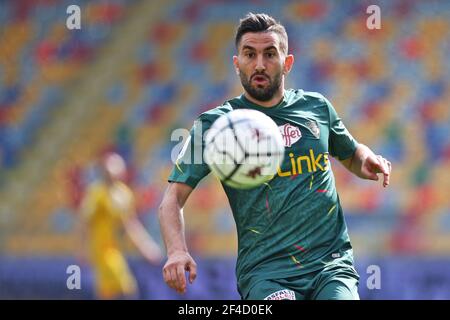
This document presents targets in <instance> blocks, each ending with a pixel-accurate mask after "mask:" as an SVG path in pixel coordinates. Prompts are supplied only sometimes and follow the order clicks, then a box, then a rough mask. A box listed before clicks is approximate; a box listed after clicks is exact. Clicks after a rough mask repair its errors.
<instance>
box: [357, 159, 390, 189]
mask: <svg viewBox="0 0 450 320" xmlns="http://www.w3.org/2000/svg"><path fill="white" fill-rule="evenodd" d="M391 170H392V164H391V162H390V161H388V160H386V159H385V158H383V157H382V156H380V155H377V156H375V155H369V156H368V157H367V158H366V159H365V160H364V162H363V164H362V168H361V175H362V177H363V178H365V179H370V180H375V181H378V173H382V174H383V187H387V186H388V185H389V178H390V176H391Z"/></svg>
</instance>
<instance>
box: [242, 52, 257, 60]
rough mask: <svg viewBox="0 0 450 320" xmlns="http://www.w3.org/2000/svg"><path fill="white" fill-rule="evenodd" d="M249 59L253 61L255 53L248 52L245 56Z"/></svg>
mask: <svg viewBox="0 0 450 320" xmlns="http://www.w3.org/2000/svg"><path fill="white" fill-rule="evenodd" d="M244 55H245V56H246V57H247V58H249V59H251V58H254V57H255V53H254V52H246V53H245V54H244Z"/></svg>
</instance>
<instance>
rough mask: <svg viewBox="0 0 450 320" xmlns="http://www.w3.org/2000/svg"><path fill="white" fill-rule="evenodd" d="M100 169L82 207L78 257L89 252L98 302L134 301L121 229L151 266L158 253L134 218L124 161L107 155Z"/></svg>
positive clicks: (142, 227) (144, 230) (160, 255)
mask: <svg viewBox="0 0 450 320" xmlns="http://www.w3.org/2000/svg"><path fill="white" fill-rule="evenodd" d="M99 168H100V173H101V179H100V181H96V182H95V183H93V184H92V185H91V186H89V187H88V190H87V192H86V193H85V196H84V197H83V200H82V203H81V214H80V229H81V230H80V234H81V236H82V248H81V250H83V252H82V253H81V255H82V256H81V257H84V250H86V249H88V251H87V252H88V259H87V260H88V261H89V262H90V264H91V266H92V268H93V271H94V277H95V289H96V294H97V297H98V298H100V299H123V298H137V284H136V280H135V278H134V276H133V275H132V273H131V272H130V270H129V267H128V264H127V262H126V258H125V256H124V254H123V253H122V252H121V249H120V246H119V242H120V240H119V237H118V234H119V233H120V231H122V230H123V229H124V230H125V233H126V234H127V235H128V236H129V238H130V239H131V240H132V242H133V243H134V244H135V245H136V247H137V248H138V250H139V251H140V253H141V254H142V256H143V257H144V258H145V259H146V260H147V261H148V262H149V263H151V264H158V263H159V262H160V261H161V259H162V254H161V250H160V248H159V246H158V245H157V244H156V243H155V241H154V240H153V239H152V238H151V236H150V235H149V234H148V233H147V231H146V229H145V228H144V226H143V225H142V224H141V222H140V221H139V220H138V218H137V216H136V212H135V199H134V195H133V192H132V190H131V189H130V188H129V187H128V186H127V185H126V184H125V176H126V172H127V171H126V164H125V161H124V160H123V158H122V157H121V156H120V155H118V154H116V153H108V154H107V155H106V156H104V157H102V159H101V160H100V163H99ZM82 259H83V258H82Z"/></svg>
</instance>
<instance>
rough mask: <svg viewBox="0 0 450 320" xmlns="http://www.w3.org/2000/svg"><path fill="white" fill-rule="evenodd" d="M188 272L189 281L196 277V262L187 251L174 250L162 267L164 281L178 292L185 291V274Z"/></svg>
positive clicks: (191, 281)
mask: <svg viewBox="0 0 450 320" xmlns="http://www.w3.org/2000/svg"><path fill="white" fill-rule="evenodd" d="M186 271H187V272H189V283H191V284H192V283H193V282H194V280H195V278H196V277H197V264H196V263H195V261H194V259H192V257H191V255H190V254H189V253H187V252H182V251H178V252H174V253H173V254H171V255H170V256H169V258H168V259H167V262H166V264H165V265H164V267H163V275H164V281H165V282H166V283H167V285H168V286H169V287H171V288H173V289H175V290H176V291H177V292H178V293H181V294H182V293H185V292H186V275H185V272H186Z"/></svg>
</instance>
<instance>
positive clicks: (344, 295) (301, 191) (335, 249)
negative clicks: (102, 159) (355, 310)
mask: <svg viewBox="0 0 450 320" xmlns="http://www.w3.org/2000/svg"><path fill="white" fill-rule="evenodd" d="M235 44H236V50H237V54H236V56H234V57H233V63H234V67H235V70H236V73H237V75H238V76H239V78H240V80H241V83H242V86H243V89H244V93H243V94H242V95H241V96H239V97H236V98H234V99H231V100H228V101H226V102H225V103H224V104H223V105H221V106H219V107H217V108H214V109H212V110H209V111H207V112H205V113H203V114H201V115H200V116H199V118H198V121H196V122H195V124H194V127H193V129H192V131H191V139H188V142H187V145H186V148H184V149H183V151H185V150H189V151H191V152H182V153H180V156H179V158H178V160H177V163H176V165H175V166H174V168H173V170H172V173H171V174H170V177H169V179H168V180H169V186H168V188H167V191H166V193H165V195H164V198H163V200H162V203H161V205H160V209H159V219H160V224H161V228H162V233H163V238H164V241H165V245H166V248H167V254H168V259H167V262H166V264H165V265H164V268H163V276H164V280H165V281H166V283H167V284H168V285H169V286H170V287H172V288H174V289H175V290H177V291H178V292H179V293H183V292H185V290H186V275H185V271H188V272H189V281H190V283H192V281H193V280H194V279H195V277H196V274H197V266H196V263H195V262H194V260H193V258H192V257H191V256H190V254H189V252H188V248H187V245H186V242H185V237H184V220H183V214H182V208H183V206H184V204H185V202H186V199H187V198H188V197H189V195H190V194H191V192H192V190H193V189H194V188H195V187H196V185H197V184H198V182H199V181H200V180H201V179H202V178H203V177H205V176H206V175H207V174H208V173H209V172H210V170H209V168H208V166H207V165H206V164H205V163H195V161H193V159H192V158H193V155H195V154H198V153H199V152H200V154H201V153H202V148H203V147H204V145H203V144H202V143H197V144H196V143H195V141H196V140H198V138H199V136H200V135H201V137H200V141H202V140H201V138H202V137H204V135H203V133H204V132H205V131H206V130H207V129H208V128H209V127H210V126H211V124H212V123H213V122H214V121H215V120H216V119H217V118H218V117H219V116H221V115H223V114H225V113H227V112H230V111H232V110H235V109H240V108H247V109H254V110H258V111H261V112H263V113H264V114H266V115H268V116H269V117H271V118H272V119H273V120H274V121H275V123H276V124H277V125H278V126H279V128H280V130H281V132H282V134H283V138H284V142H285V147H286V151H285V159H284V161H283V163H282V165H281V166H280V167H279V170H278V174H277V175H276V176H275V177H274V178H273V179H272V180H271V181H270V182H269V183H268V184H266V185H262V186H260V187H256V188H254V189H250V190H238V189H233V188H230V187H228V186H226V185H223V188H224V190H225V192H226V194H227V197H228V199H229V203H230V206H231V209H232V212H233V216H234V219H235V222H236V227H237V232H238V258H237V265H236V274H237V281H238V291H239V293H240V295H241V297H242V299H359V295H358V290H357V286H358V281H359V275H358V274H357V272H356V270H355V268H354V261H353V252H352V246H351V243H350V239H349V236H348V233H347V227H346V224H345V221H344V216H343V210H342V207H341V204H340V201H339V197H338V194H337V192H336V187H335V181H334V177H333V173H332V170H331V164H330V162H329V155H331V156H333V157H335V158H337V159H338V160H339V161H340V162H341V163H342V164H343V165H344V166H345V167H346V168H347V169H348V170H350V171H351V172H352V173H354V174H355V175H357V176H358V177H360V178H363V179H370V180H375V181H377V180H379V176H378V174H382V181H383V186H384V187H386V186H387V185H389V178H390V173H391V164H390V162H389V161H387V160H386V159H385V158H383V157H382V156H379V155H375V154H374V153H373V152H372V151H371V150H370V149H369V148H368V147H367V146H365V145H363V144H360V143H357V141H356V140H355V139H354V138H353V137H352V135H351V134H350V133H349V132H348V131H347V129H346V127H345V126H344V124H343V122H342V120H341V119H340V118H339V116H338V115H337V113H336V111H335V109H334V107H333V106H332V104H331V103H330V102H329V101H328V100H327V99H326V98H325V97H324V96H323V95H321V94H320V93H316V92H306V91H303V90H293V89H285V88H284V81H285V77H286V76H287V75H288V73H289V72H290V70H291V68H292V65H293V63H294V56H293V55H292V54H288V37H287V34H286V31H285V28H284V27H283V26H282V25H281V24H279V23H278V22H276V21H275V20H274V19H273V18H272V17H270V16H268V15H266V14H252V13H249V14H248V15H247V16H246V17H245V18H244V19H242V20H241V21H240V24H239V26H238V28H237V33H236V38H235ZM203 143H204V141H203ZM194 160H195V159H194Z"/></svg>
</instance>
